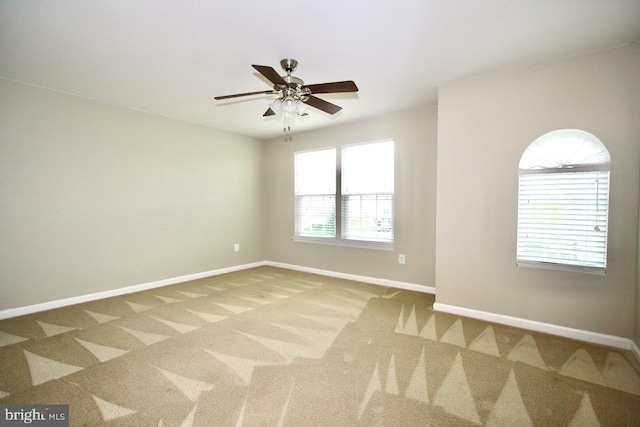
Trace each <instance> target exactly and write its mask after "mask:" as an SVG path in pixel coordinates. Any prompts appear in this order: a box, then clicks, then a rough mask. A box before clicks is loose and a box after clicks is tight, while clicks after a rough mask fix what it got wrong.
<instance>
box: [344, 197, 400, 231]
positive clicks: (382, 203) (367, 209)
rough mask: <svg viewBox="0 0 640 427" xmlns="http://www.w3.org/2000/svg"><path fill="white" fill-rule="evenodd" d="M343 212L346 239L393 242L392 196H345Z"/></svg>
mask: <svg viewBox="0 0 640 427" xmlns="http://www.w3.org/2000/svg"><path fill="white" fill-rule="evenodd" d="M342 211H343V215H344V218H345V220H344V221H343V230H342V234H343V237H344V238H345V239H355V240H366V241H373V242H392V241H393V195H392V194H373V195H372V194H368V195H349V196H343V197H342Z"/></svg>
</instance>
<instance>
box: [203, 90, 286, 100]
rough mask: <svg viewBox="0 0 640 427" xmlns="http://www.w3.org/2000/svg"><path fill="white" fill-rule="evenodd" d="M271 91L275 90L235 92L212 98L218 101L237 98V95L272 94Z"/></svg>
mask: <svg viewBox="0 0 640 427" xmlns="http://www.w3.org/2000/svg"><path fill="white" fill-rule="evenodd" d="M273 93H275V92H274V91H272V90H261V91H260V92H247V93H236V94H235V95H224V96H216V97H215V98H213V99H217V100H218V101H219V100H221V99H229V98H238V97H239V96H248V95H264V94H273Z"/></svg>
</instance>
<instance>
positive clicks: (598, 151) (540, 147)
mask: <svg viewBox="0 0 640 427" xmlns="http://www.w3.org/2000/svg"><path fill="white" fill-rule="evenodd" d="M610 161H611V159H610V158H609V152H608V151H607V149H606V147H605V146H604V145H603V144H602V142H600V140H599V139H598V138H596V137H595V136H593V135H591V134H590V133H588V132H585V131H582V130H577V129H563V130H556V131H553V132H549V133H547V134H544V135H542V136H541V137H540V138H538V139H536V140H535V141H533V142H532V143H531V144H530V145H529V147H527V149H526V151H525V152H524V154H523V155H522V158H521V159H520V169H547V168H563V167H571V166H578V165H608V164H609V162H610Z"/></svg>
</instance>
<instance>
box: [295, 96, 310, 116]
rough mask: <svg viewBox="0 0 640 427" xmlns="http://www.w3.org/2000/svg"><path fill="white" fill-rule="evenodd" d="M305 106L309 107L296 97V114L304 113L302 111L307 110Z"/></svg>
mask: <svg viewBox="0 0 640 427" xmlns="http://www.w3.org/2000/svg"><path fill="white" fill-rule="evenodd" d="M307 108H309V106H308V105H307V104H305V103H304V102H302V101H301V100H299V99H298V100H297V101H296V109H297V110H298V114H300V115H302V114H304V112H305V111H307Z"/></svg>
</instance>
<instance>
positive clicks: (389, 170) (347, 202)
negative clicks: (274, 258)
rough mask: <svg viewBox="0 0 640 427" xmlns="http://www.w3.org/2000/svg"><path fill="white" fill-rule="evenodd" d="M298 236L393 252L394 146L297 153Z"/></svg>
mask: <svg viewBox="0 0 640 427" xmlns="http://www.w3.org/2000/svg"><path fill="white" fill-rule="evenodd" d="M294 165H295V166H294V169H295V177H294V179H295V233H294V234H295V236H294V238H295V239H296V240H299V241H315V242H319V243H323V242H324V243H332V244H342V245H356V246H364V247H372V248H381V249H393V247H392V246H391V245H392V244H393V241H394V227H393V192H394V142H393V140H390V139H389V140H384V141H376V142H370V143H364V144H354V145H347V146H344V147H342V148H341V150H337V149H335V148H330V149H322V150H314V151H301V152H296V153H295V154H294Z"/></svg>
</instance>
